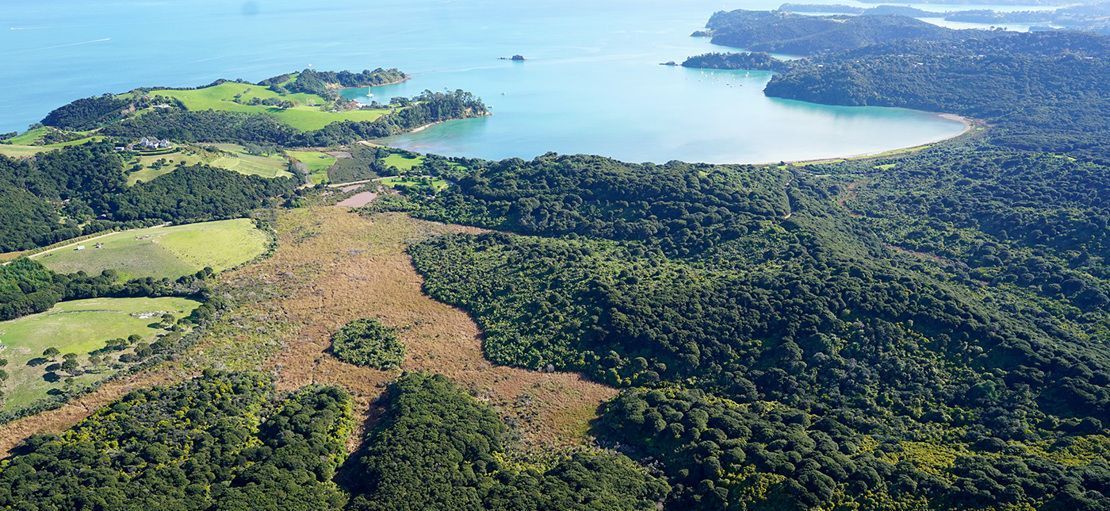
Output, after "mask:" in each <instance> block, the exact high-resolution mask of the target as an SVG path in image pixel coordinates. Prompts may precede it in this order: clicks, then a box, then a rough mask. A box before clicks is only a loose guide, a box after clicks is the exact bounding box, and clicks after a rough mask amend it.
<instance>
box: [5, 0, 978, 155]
mask: <svg viewBox="0 0 1110 511" xmlns="http://www.w3.org/2000/svg"><path fill="white" fill-rule="evenodd" d="M779 3H781V2H779V1H768V0H753V1H747V2H722V1H717V0H684V1H682V2H675V1H673V0H605V1H585V0H533V1H528V2H520V1H510V0H465V1H464V0H384V1H365V0H359V1H356V0H335V1H332V2H329V3H327V4H326V5H323V6H311V7H309V6H303V5H302V4H303V2H300V1H295V0H253V1H247V2H228V1H225V0H188V1H185V0H161V1H159V0H107V1H104V2H88V1H86V0H53V1H51V2H39V3H36V4H34V5H23V6H21V7H20V8H19V9H7V10H5V12H4V13H3V15H0V43H2V44H3V47H4V48H5V50H6V51H5V53H6V58H5V64H4V66H2V68H0V81H2V83H4V84H5V85H4V87H5V92H6V93H5V94H4V95H3V96H2V97H0V112H3V115H0V130H2V131H8V130H15V129H23V128H25V127H26V126H27V125H28V124H30V123H31V122H34V121H36V120H38V119H41V118H42V117H43V116H44V115H45V114H46V113H47V112H48V111H49V110H50V109H52V108H54V107H56V106H58V105H60V104H63V103H65V102H67V101H71V100H73V99H76V98H79V97H85V96H90V95H93V94H99V93H103V92H109V91H110V92H121V91H126V90H129V89H131V88H134V87H137V86H151V85H174V86H192V85H201V84H205V83H209V82H211V81H213V80H215V79H217V78H243V79H247V80H251V81H257V80H260V79H263V78H266V77H268V76H272V75H275V74H279V73H282V72H286V71H290V70H295V69H301V68H304V67H308V66H313V67H316V68H319V69H362V68H367V67H377V66H383V67H398V68H401V69H403V70H405V71H406V72H409V73H410V74H412V75H413V79H412V80H411V81H409V82H407V83H405V84H401V85H398V86H391V87H387V88H382V89H380V90H374V91H373V93H374V94H375V96H376V98H377V99H388V97H389V96H391V95H395V94H402V95H410V94H413V93H416V92H419V91H421V90H423V89H433V90H442V89H444V88H451V89H454V88H462V89H466V90H470V91H472V92H474V93H476V94H478V95H479V96H481V97H482V98H483V99H485V101H486V102H487V104H489V105H490V107H491V109H492V110H493V112H494V115H493V116H492V117H489V118H485V119H475V120H467V121H458V122H451V123H445V124H442V125H439V126H434V127H432V128H430V129H428V130H425V131H422V132H420V133H415V134H410V135H406V136H402V137H398V138H396V139H394V140H393V142H394V143H396V144H398V145H400V146H403V147H407V148H410V149H415V150H426V151H432V152H438V153H444V154H451V155H466V156H477V157H489V158H499V157H507V156H520V157H531V156H535V155H537V154H541V153H544V152H547V151H556V152H562V153H598V154H604V155H609V156H613V157H617V158H621V159H625V160H631V161H667V160H671V159H682V160H696V161H710V162H764V161H778V160H797V159H808V158H822V157H830V156H838V155H853V154H860V153H870V152H876V151H882V150H886V149H891V148H896V147H904V146H911V145H916V144H919V143H923V142H928V141H932V140H937V139H941V138H945V137H949V136H952V135H955V134H958V133H959V132H960V131H961V129H962V126H961V125H960V124H959V123H956V122H953V121H949V120H945V119H941V118H939V117H937V116H935V115H932V114H926V113H922V112H913V111H908V110H900V109H886V108H843V107H829V106H820V105H813V104H806V103H799V102H793V101H783V100H777V99H771V98H767V97H764V96H763V95H762V88H763V85H764V84H765V83H766V81H767V80H769V78H770V76H769V75H768V74H766V73H758V72H733V71H717V72H710V71H701V70H688V69H682V68H676V67H666V66H660V65H658V64H659V63H660V62H664V61H670V60H674V61H681V60H682V59H684V58H685V57H687V56H689V55H693V54H696V53H701V52H705V51H714V50H718V51H720V50H724V49H723V48H717V47H713V46H712V45H710V44H709V43H708V42H707V41H706V40H705V39H699V38H691V37H688V35H689V33H690V32H691V31H693V30H695V29H697V28H699V27H701V26H702V25H704V23H705V21H706V19H708V17H709V15H711V14H712V13H713V12H714V11H717V10H722V9H733V8H750V9H764V8H772V7H776V6H777V5H778V4H779ZM28 4H29V3H28ZM517 53H519V54H523V55H525V56H526V57H527V58H528V61H527V62H523V63H517V62H509V61H502V60H498V57H506V56H511V55H513V54H517ZM351 94H353V95H355V96H365V95H366V91H365V90H362V91H353V92H351Z"/></svg>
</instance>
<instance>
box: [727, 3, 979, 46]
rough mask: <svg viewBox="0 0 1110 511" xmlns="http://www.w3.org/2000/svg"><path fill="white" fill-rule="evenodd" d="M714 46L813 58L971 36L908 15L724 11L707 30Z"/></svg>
mask: <svg viewBox="0 0 1110 511" xmlns="http://www.w3.org/2000/svg"><path fill="white" fill-rule="evenodd" d="M705 26H706V27H707V28H709V29H710V30H712V34H713V39H712V41H713V44H720V45H723V46H731V47H733V48H744V49H746V50H750V51H760V52H770V53H786V54H790V55H813V54H816V53H820V52H824V51H837V50H849V49H853V48H861V47H864V46H868V45H873V44H878V43H885V42H890V41H899V40H907V39H913V40H920V41H952V40H956V39H960V38H962V37H966V36H964V35H960V33H959V31H956V30H950V29H947V28H942V27H938V26H936V25H933V24H931V23H926V22H924V21H919V20H916V19H914V18H910V17H905V16H807V15H803V14H794V13H790V12H783V11H745V10H735V11H722V12H718V13H716V14H714V15H713V16H712V17H711V18H709V22H708V23H706V25H705Z"/></svg>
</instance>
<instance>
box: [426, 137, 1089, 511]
mask: <svg viewBox="0 0 1110 511" xmlns="http://www.w3.org/2000/svg"><path fill="white" fill-rule="evenodd" d="M468 164H469V165H470V168H471V169H472V172H471V173H470V174H469V175H467V176H465V177H462V178H461V179H460V180H459V183H458V187H456V188H452V189H450V190H448V191H446V192H443V193H439V194H436V195H435V196H434V197H433V196H424V197H420V196H419V195H414V196H413V197H415V198H417V199H418V201H419V202H418V205H416V206H412V207H410V208H409V209H411V210H413V211H414V214H416V215H418V216H423V217H425V218H430V219H436V220H440V221H447V222H461V223H467V224H472V225H478V226H482V227H489V228H496V229H500V230H507V231H513V232H516V233H520V234H505V233H490V234H481V235H454V236H448V237H442V238H437V239H432V240H428V241H425V242H423V243H420V244H417V245H416V246H414V247H412V248H411V249H410V252H411V253H412V255H413V259H414V262H415V264H416V267H417V269H418V270H419V271H420V272H421V273H422V274H424V276H425V278H426V281H425V290H426V291H427V292H428V293H429V294H431V295H432V296H433V297H435V298H437V299H440V300H443V301H445V302H448V303H452V304H456V305H459V306H461V307H463V308H464V309H466V310H468V311H469V312H470V313H471V314H472V315H473V316H474V317H475V319H476V321H478V323H479V325H480V326H481V327H482V328H483V330H484V331H485V333H486V338H485V340H484V350H485V352H486V355H487V357H489V358H490V359H491V360H493V361H495V362H497V363H501V364H509V365H516V366H522V367H528V368H533V369H541V368H544V367H546V366H548V365H549V364H550V365H552V366H554V367H556V368H563V369H569V370H577V371H582V372H584V373H585V374H587V375H589V376H590V377H591V378H594V379H597V380H599V381H603V382H607V383H610V384H613V385H618V386H625V387H633V388H635V389H639V390H635V391H629V393H626V395H625V396H624V397H622V398H621V400H630V401H629V403H639V404H629V405H628V406H633V407H634V408H635V409H636V410H637V412H636V413H638V414H642V415H643V416H644V417H662V418H663V420H662V421H659V420H653V421H651V422H648V425H646V426H644V428H648V429H650V428H662V429H663V430H662V431H660V430H659V429H655V430H653V431H648V429H637V428H635V427H632V426H631V424H639V423H641V422H644V421H645V420H647V419H643V418H640V415H637V416H622V415H621V414H626V413H628V411H627V410H625V409H624V408H622V407H620V406H616V405H611V407H610V408H609V411H607V412H606V413H605V414H604V415H603V416H602V418H601V421H600V423H599V430H598V432H599V434H601V436H602V437H603V438H604V439H606V440H607V441H610V442H612V443H613V445H621V446H624V447H625V448H628V449H630V450H629V452H631V453H633V454H637V455H639V456H642V457H649V458H650V459H654V460H657V461H658V462H660V463H662V465H663V466H664V467H665V469H664V470H665V471H666V472H667V473H668V475H669V476H670V478H671V479H670V480H671V483H672V485H674V487H675V492H673V493H672V494H671V497H670V500H669V505H674V506H676V508H686V506H694V507H695V508H699V509H720V508H721V507H722V506H725V507H726V508H730V509H731V508H737V509H746V508H751V509H756V508H760V506H766V507H768V508H776V509H778V508H783V506H785V507H790V506H796V507H798V508H799V509H803V508H810V507H812V506H814V505H817V503H821V504H822V505H824V504H828V503H836V502H840V503H852V505H862V506H864V507H871V506H878V505H880V504H882V505H887V504H890V505H894V504H895V503H896V504H897V505H905V506H911V505H917V506H918V507H926V508H930V509H953V508H959V509H966V508H990V507H991V506H992V505H994V503H1003V502H1004V503H1009V504H1013V505H1033V506H1055V505H1066V506H1076V507H1077V508H1080V509H1087V508H1090V509H1095V508H1096V507H1091V506H1093V505H1094V502H1097V501H1098V500H1099V498H1098V496H1099V494H1100V492H1102V491H1103V490H1101V489H1100V488H1101V486H1100V485H1101V484H1102V483H1100V482H1099V481H1101V480H1103V478H1104V477H1105V474H1106V469H1107V467H1106V465H1105V464H1104V463H1101V462H1098V461H1092V460H1094V459H1096V458H1097V455H1095V453H1097V452H1100V451H1101V449H1103V447H1095V446H1104V445H1105V442H1106V441H1107V438H1108V436H1107V434H1106V429H1105V424H1106V422H1105V421H1106V420H1107V418H1108V416H1110V394H1107V392H1106V391H1105V387H1106V385H1105V383H1106V382H1107V381H1110V374H1108V373H1107V367H1110V361H1108V360H1107V359H1106V356H1105V353H1103V352H1102V350H1101V348H1100V344H1099V341H1098V339H1100V338H1101V337H1102V336H1104V335H1105V333H1106V331H1107V329H1106V325H1107V324H1108V316H1107V313H1106V310H1105V302H1104V300H1105V296H1106V295H1107V294H1108V293H1110V285H1108V282H1107V281H1106V277H1105V275H1106V273H1105V261H1104V259H1103V258H1102V257H1101V256H1098V255H1096V254H1100V253H1101V252H1104V251H1102V250H1100V248H1099V247H1101V246H1102V245H1103V244H1104V243H1105V240H1102V236H1103V231H1104V230H1105V229H1102V226H1103V225H1104V223H1105V221H1106V215H1107V209H1106V207H1105V202H1106V201H1104V200H1100V199H1101V197H1100V195H1099V193H1100V190H1101V188H1105V187H1102V186H1100V184H1101V181H1100V176H1103V175H1106V174H1107V172H1106V171H1107V169H1106V167H1105V166H1104V165H1102V164H1099V163H1096V162H1093V161H1089V160H1088V161H1080V160H1073V159H1067V158H1060V157H1058V156H1055V155H1048V154H1024V153H1014V152H1013V151H1012V150H1010V149H1000V148H997V147H993V146H990V145H985V144H984V143H982V142H975V141H972V142H968V143H965V144H963V145H950V146H942V147H939V148H936V149H932V150H928V151H924V152H921V153H917V154H913V155H909V156H904V157H899V158H892V159H889V160H881V161H878V162H876V161H875V160H862V161H859V162H846V163H840V164H825V165H814V166H811V167H804V168H800V167H791V166H783V167H782V168H778V169H776V168H772V167H744V166H697V165H684V164H668V165H666V166H646V167H645V166H641V165H633V164H623V163H619V162H614V161H612V160H608V159H604V158H597V157H582V156H567V157H558V156H553V155H546V156H543V157H540V158H537V159H535V160H533V161H530V162H525V161H521V160H507V161H504V162H497V163H489V164H482V163H480V162H473V161H472V162H468ZM938 169H940V171H939V172H938ZM1064 181H1066V182H1067V183H1068V184H1066V185H1059V186H1052V185H1048V183H1054V182H1064ZM907 184H909V185H910V186H907ZM847 208H851V209H850V210H849V209H847ZM853 210H854V211H853ZM855 211H859V213H856V212H855ZM638 233H650V235H645V234H638ZM957 233H958V235H957ZM1048 233H1052V234H1048ZM914 240H933V241H934V242H936V244H933V243H916V244H915V241H914ZM941 240H943V243H940V241H941ZM930 247H931V248H930ZM938 249H941V250H943V251H938ZM930 250H932V251H937V253H936V255H935V256H934V255H932V254H930ZM915 254H923V255H915ZM1080 254H1087V255H1086V256H1082V255H1080ZM988 256H991V257H988ZM932 257H935V258H936V259H939V260H941V261H939V262H938V261H936V260H935V259H930V258H932ZM922 258H924V261H923V260H922ZM944 260H950V261H951V263H948V262H943V261H944ZM1033 272H1035V273H1033ZM1042 279H1044V280H1042ZM1041 306H1043V307H1045V308H1044V309H1041V308H1039V307H1041ZM1046 310H1047V311H1052V312H1050V313H1047V314H1046V312H1045V311H1046ZM644 389H661V390H665V389H672V390H673V392H677V393H679V394H678V395H686V394H682V393H688V396H695V397H683V398H682V399H683V400H687V401H688V400H691V399H694V400H704V401H706V402H708V403H734V404H735V406H744V407H749V406H756V405H759V404H760V403H765V404H762V405H759V406H763V407H764V408H755V409H757V410H763V411H762V412H760V413H758V414H755V415H753V416H751V417H750V418H749V419H744V420H745V421H754V422H752V423H749V424H747V425H746V426H745V427H744V428H739V427H737V428H733V429H729V428H722V427H721V426H711V427H710V429H709V430H708V432H707V433H704V434H706V435H712V436H711V437H709V438H711V439H712V438H715V440H712V441H713V442H714V443H715V444H716V445H717V447H713V446H710V445H707V444H706V442H707V441H708V439H707V438H706V437H705V436H701V437H700V438H699V436H698V435H697V434H695V435H693V436H690V437H684V436H683V431H686V430H688V429H690V428H691V427H692V426H691V425H690V424H688V423H687V422H686V419H682V418H681V414H676V413H675V412H672V411H668V410H669V409H670V408H676V407H679V406H680V405H678V404H674V403H670V402H669V401H668V399H670V398H668V399H661V400H654V401H643V399H642V398H632V397H630V396H640V395H641V394H638V393H639V392H646V390H644ZM668 392H671V391H668ZM621 400H618V402H622V401H621ZM681 406H687V405H681ZM651 410H655V413H650V412H651ZM767 410H781V411H789V413H790V414H793V415H795V416H798V417H808V419H806V420H810V421H812V422H813V423H817V422H819V421H821V423H822V424H823V426H822V428H823V429H821V430H820V431H821V432H822V433H823V434H830V435H832V434H833V433H835V435H834V436H833V440H832V444H830V445H828V446H826V447H824V448H826V449H832V451H828V452H827V453H826V454H825V455H828V456H831V454H832V453H833V452H838V451H842V450H843V449H846V448H847V447H846V446H849V445H865V444H871V443H874V442H878V443H880V444H883V452H882V453H881V454H880V453H876V454H874V455H873V456H874V457H875V458H876V460H877V461H875V460H871V458H867V460H871V461H866V463H864V459H863V458H856V457H855V456H856V455H852V456H848V457H847V458H839V457H834V458H830V460H834V462H830V463H826V462H824V461H819V462H818V465H820V467H817V466H814V467H812V468H811V469H803V468H802V466H803V465H804V464H803V463H801V461H799V460H805V459H808V458H809V457H811V456H812V455H815V454H816V453H815V452H812V451H810V450H809V449H810V447H805V446H806V445H807V443H808V442H810V441H811V440H801V438H802V437H783V438H779V437H775V436H769V437H760V438H764V439H763V440H760V441H761V442H765V443H766V445H768V446H772V445H773V446H775V447H774V448H773V450H774V451H776V452H782V453H783V455H785V456H787V457H786V458H785V459H786V460H790V461H789V463H790V464H789V465H784V464H782V461H781V460H782V459H783V458H774V457H771V456H770V455H763V454H758V456H764V458H765V459H763V458H758V457H753V456H754V455H756V453H757V451H753V452H752V453H747V452H743V453H741V452H733V453H731V454H727V455H726V454H725V451H728V450H729V449H732V448H733V447H736V446H741V447H743V446H745V445H749V444H750V443H751V442H752V441H754V440H753V438H752V437H749V436H748V435H749V433H747V431H749V430H754V429H755V428H756V427H757V425H758V427H760V428H768V430H769V431H779V430H784V428H785V426H784V425H783V424H780V423H775V422H774V421H771V422H767V421H768V420H770V419H768V418H767V413H768V412H767ZM679 411H680V412H682V413H685V411H686V410H684V409H679ZM713 413H719V412H713ZM699 415H700V413H699ZM760 417H762V418H760ZM690 420H700V419H690ZM783 420H784V421H785V420H786V419H783ZM790 420H796V419H790ZM675 421H677V424H676V423H675ZM672 424H674V426H673V427H672ZM621 425H623V426H621ZM667 428H670V429H669V430H668V429H667ZM703 428H704V427H703ZM713 428H716V429H713ZM745 428H746V429H745ZM718 430H719V431H718ZM649 433H650V434H649ZM798 434H799V435H802V433H800V432H799V433H798ZM655 435H659V436H658V437H656V436H655ZM804 435H817V433H816V432H812V433H811V432H806V433H804ZM671 437H674V438H675V443H674V444H673V445H671V447H668V448H662V445H663V444H662V438H671ZM818 437H820V435H818ZM653 438H654V439H653ZM680 438H685V439H684V440H678V439H680ZM810 438H815V437H812V436H811V437H810ZM821 438H823V437H821ZM812 441H815V440H812ZM783 442H786V443H785V444H784V443H783ZM884 442H885V443H884ZM795 443H797V446H795V445H794V444H795ZM1072 444H1075V445H1086V446H1088V447H1085V448H1084V453H1085V454H1083V459H1084V460H1086V461H1084V462H1082V463H1078V464H1072V463H1070V462H1068V463H1065V462H1061V461H1060V460H1061V459H1064V458H1067V457H1068V456H1069V455H1066V454H1064V453H1065V452H1067V451H1068V450H1069V448H1067V447H1066V446H1068V445H1072ZM943 445H950V446H954V447H953V448H954V449H955V451H951V452H956V453H957V454H958V456H955V455H953V459H958V460H959V462H957V463H945V464H943V466H939V467H938V466H935V462H934V461H931V460H930V458H929V457H930V456H934V455H940V454H936V453H940V452H942V451H943V449H942V448H941V446H943ZM1037 445H1051V446H1053V447H1048V448H1047V449H1046V451H1039V450H1038V449H1039V448H1037V447H1034V446H1037ZM696 446H697V447H696ZM833 446H836V447H833ZM718 448H719V450H718ZM695 449H696V450H695ZM744 449H747V448H746V447H744ZM1087 449H1090V450H1087ZM768 451H769V452H770V451H772V448H771V447H768ZM695 452H696V453H699V454H693V453H695ZM943 452H944V453H945V454H943V456H948V454H947V453H948V452H950V451H943ZM930 453H934V454H930ZM998 453H1005V455H1004V456H999V455H998ZM842 454H851V452H848V453H842ZM688 456H693V458H692V459H691V458H688ZM838 456H839V455H838ZM723 460H727V461H723ZM745 460H748V461H745ZM753 460H762V461H753ZM773 460H779V461H773ZM835 460H840V461H835ZM875 463H878V464H877V465H876V464H875ZM861 464H862V465H861ZM836 466H840V467H841V468H843V467H851V468H850V469H845V470H840V469H837V468H834V467H836ZM864 466H870V467H871V468H870V469H867V471H868V473H869V474H870V470H874V471H875V474H877V475H878V476H877V478H872V479H869V480H868V481H869V482H866V483H857V482H855V480H854V479H853V477H855V476H852V475H851V474H852V473H853V471H854V470H863V468H862V467H864ZM980 470H984V471H986V474H989V475H984V474H983V473H981V472H980ZM928 474H940V475H939V477H937V478H935V479H929V478H928ZM1100 474H1101V475H1100ZM860 477H864V476H860ZM866 477H871V476H866ZM903 479H912V480H915V481H923V482H921V487H920V488H918V487H917V486H913V485H910V486H907V485H905V484H903V483H902V482H900V481H902V480H903ZM1033 481H1036V482H1033ZM861 484H862V485H863V486H860V485H861ZM1045 485H1047V486H1045ZM972 488H975V489H974V490H973V489H972ZM989 488H995V490H991V489H989ZM1046 488H1047V489H1046ZM864 490H866V492H865V493H860V492H861V491H864ZM996 490H997V491H996ZM722 499H723V500H722ZM914 503H916V504H914ZM735 506H749V507H735ZM1084 506H1086V507H1084Z"/></svg>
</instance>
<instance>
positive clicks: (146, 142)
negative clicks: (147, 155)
mask: <svg viewBox="0 0 1110 511" xmlns="http://www.w3.org/2000/svg"><path fill="white" fill-rule="evenodd" d="M135 145H136V146H138V147H139V148H141V149H169V148H171V147H173V144H172V143H170V141H169V140H165V139H162V140H159V139H157V138H147V137H143V138H142V139H140V140H139V143H138V144H135Z"/></svg>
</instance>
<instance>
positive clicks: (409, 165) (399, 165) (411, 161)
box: [382, 153, 424, 172]
mask: <svg viewBox="0 0 1110 511" xmlns="http://www.w3.org/2000/svg"><path fill="white" fill-rule="evenodd" d="M382 163H384V164H386V165H388V166H390V167H393V168H395V169H397V170H399V171H401V172H408V171H410V170H412V169H413V168H415V167H416V166H418V165H420V164H422V163H424V157H423V156H417V157H416V158H409V157H407V156H405V155H403V154H398V153H393V154H391V155H389V156H386V157H385V159H384V160H382Z"/></svg>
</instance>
